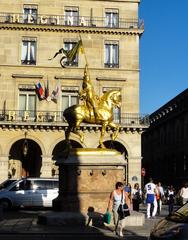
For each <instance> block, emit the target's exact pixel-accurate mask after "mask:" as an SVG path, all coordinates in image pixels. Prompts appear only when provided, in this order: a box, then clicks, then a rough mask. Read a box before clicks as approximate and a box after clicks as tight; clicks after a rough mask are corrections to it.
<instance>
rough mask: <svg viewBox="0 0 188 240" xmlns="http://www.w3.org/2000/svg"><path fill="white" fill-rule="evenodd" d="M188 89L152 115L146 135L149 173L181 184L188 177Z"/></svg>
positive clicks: (166, 182) (145, 161)
mask: <svg viewBox="0 0 188 240" xmlns="http://www.w3.org/2000/svg"><path fill="white" fill-rule="evenodd" d="M187 146H188V89H186V90H184V91H183V92H181V93H180V94H179V95H177V96H176V97H174V98H173V99H171V100H170V101H169V102H167V103H166V104H165V105H164V106H162V107H160V108H159V109H158V110H156V111H155V112H154V113H152V114H151V115H150V127H149V128H148V129H147V131H145V132H144V133H143V135H142V155H143V166H144V167H145V169H146V177H147V178H149V177H153V178H154V179H155V180H157V181H161V182H162V183H163V185H170V184H173V185H174V186H177V187H180V186H181V185H182V183H183V182H184V181H187V180H188V148H187Z"/></svg>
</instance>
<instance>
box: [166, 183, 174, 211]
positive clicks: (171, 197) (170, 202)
mask: <svg viewBox="0 0 188 240" xmlns="http://www.w3.org/2000/svg"><path fill="white" fill-rule="evenodd" d="M174 199H175V190H174V187H173V186H172V185H170V186H169V187H168V189H167V203H168V213H169V215H170V214H171V213H172V212H173V210H174Z"/></svg>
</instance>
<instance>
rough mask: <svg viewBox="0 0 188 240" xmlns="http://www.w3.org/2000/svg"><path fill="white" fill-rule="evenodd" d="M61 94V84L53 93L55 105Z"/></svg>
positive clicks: (52, 98) (52, 97)
mask: <svg viewBox="0 0 188 240" xmlns="http://www.w3.org/2000/svg"><path fill="white" fill-rule="evenodd" d="M59 92H60V86H59V83H58V84H57V85H56V86H55V88H54V90H53V91H52V94H51V100H52V101H53V102H55V103H57V100H58V97H59Z"/></svg>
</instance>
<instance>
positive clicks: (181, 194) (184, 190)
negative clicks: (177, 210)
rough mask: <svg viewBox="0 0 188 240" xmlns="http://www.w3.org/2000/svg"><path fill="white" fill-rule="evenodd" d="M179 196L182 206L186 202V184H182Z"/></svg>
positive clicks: (187, 196) (187, 183)
mask: <svg viewBox="0 0 188 240" xmlns="http://www.w3.org/2000/svg"><path fill="white" fill-rule="evenodd" d="M180 196H181V198H182V202H183V204H185V203H186V202H187V201H188V182H185V183H184V186H183V187H182V188H181V190H180Z"/></svg>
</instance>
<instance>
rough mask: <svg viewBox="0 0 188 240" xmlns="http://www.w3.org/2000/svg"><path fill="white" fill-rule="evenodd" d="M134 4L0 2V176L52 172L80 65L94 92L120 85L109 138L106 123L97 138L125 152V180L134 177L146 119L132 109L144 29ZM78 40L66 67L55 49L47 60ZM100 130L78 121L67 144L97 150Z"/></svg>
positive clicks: (75, 93) (136, 99)
mask: <svg viewBox="0 0 188 240" xmlns="http://www.w3.org/2000/svg"><path fill="white" fill-rule="evenodd" d="M139 2H140V1H139V0H123V1H119V0H116V1H103V0H100V1H99V0H98V1H96V0H84V1H83V0H82V1H78V0H74V1H70V0H69V1H68V0H67V1H66V0H64V1H63V0H54V1H49V0H46V1H42V0H30V1H28V0H17V1H16V2H15V1H13V0H6V1H5V0H2V1H1V3H0V6H1V14H0V33H1V35H0V45H1V54H0V85H1V87H0V106H1V107H0V109H1V118H0V180H1V181H2V180H4V179H6V178H7V177H8V176H10V177H14V178H19V177H20V176H43V177H44V176H48V177H49V176H54V177H56V176H57V175H58V169H57V167H56V166H55V161H54V160H55V159H57V158H58V156H60V155H61V152H62V151H63V149H64V141H65V134H64V132H65V129H66V128H67V123H66V122H65V120H64V118H63V111H64V109H66V108H67V107H68V106H71V105H73V104H78V103H79V101H80V100H79V97H78V93H79V91H80V90H81V88H82V82H83V74H84V67H85V64H86V63H87V64H88V66H89V72H90V77H91V80H92V82H93V85H94V87H95V91H96V94H97V95H99V96H101V95H102V94H103V93H104V92H106V91H108V90H112V89H118V90H121V94H122V106H121V109H114V118H115V122H117V123H118V124H120V130H119V135H118V137H117V139H116V140H115V141H111V138H110V135H111V133H112V131H113V129H107V133H106V135H105V140H104V144H105V146H106V147H108V148H115V149H117V150H118V151H120V152H121V153H122V154H124V156H125V161H126V162H127V167H126V169H125V179H126V181H128V182H134V181H137V182H140V181H141V177H140V169H141V159H142V156H141V133H142V132H143V130H144V129H145V128H147V124H148V122H147V117H144V116H142V115H141V114H140V113H139V71H140V70H139V39H140V36H141V35H142V33H143V31H144V26H143V21H140V20H139V17H138V7H139ZM80 38H81V39H82V42H83V47H84V52H85V54H82V53H81V52H79V53H78V54H77V56H76V57H75V58H74V61H73V62H71V63H69V62H68V61H67V60H66V59H64V60H63V61H62V64H63V66H65V67H62V66H61V64H60V60H61V58H62V55H61V54H58V55H57V57H55V58H54V59H52V58H53V56H54V54H55V53H56V52H58V51H59V49H62V48H64V49H65V50H70V49H72V48H73V47H74V46H75V44H76V43H77V42H78V41H79V39H80ZM49 59H52V60H49ZM36 86H37V87H38V88H37V89H38V95H37V93H36ZM100 129H101V128H100V126H96V125H92V124H82V125H81V127H80V130H81V131H83V132H84V136H85V140H84V143H81V142H80V139H79V138H78V137H77V136H74V134H72V135H71V143H72V146H73V147H79V148H97V147H98V145H99V143H98V139H99V136H100Z"/></svg>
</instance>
